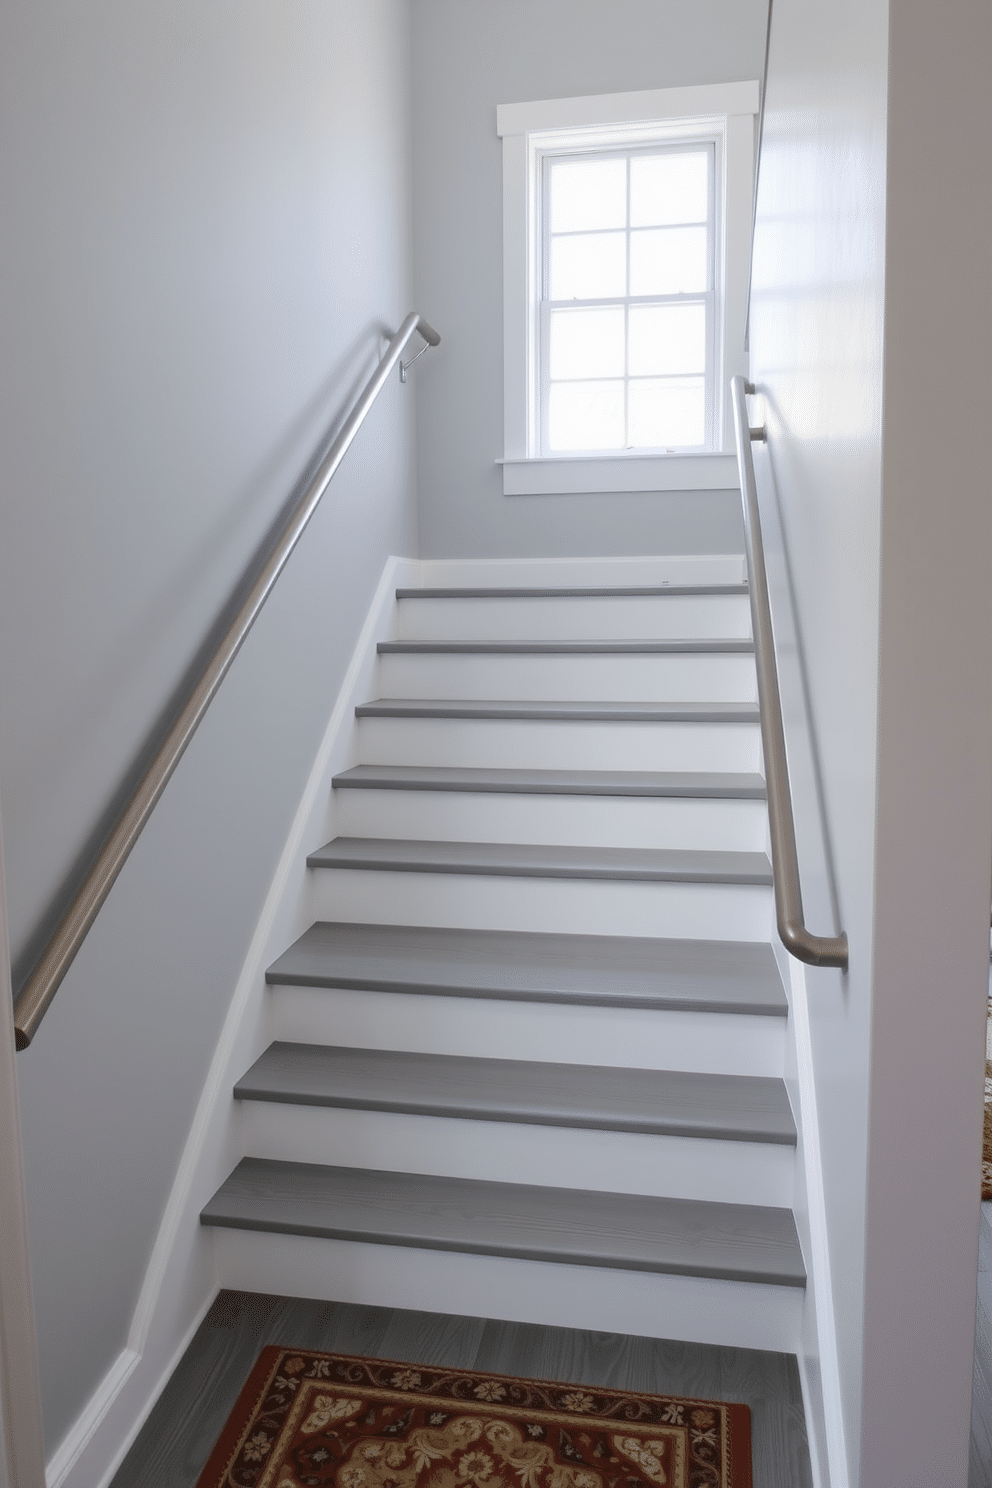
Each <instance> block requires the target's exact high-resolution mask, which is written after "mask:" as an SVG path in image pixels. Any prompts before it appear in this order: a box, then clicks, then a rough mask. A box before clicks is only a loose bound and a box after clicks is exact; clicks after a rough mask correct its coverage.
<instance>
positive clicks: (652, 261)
mask: <svg viewBox="0 0 992 1488" xmlns="http://www.w3.org/2000/svg"><path fill="white" fill-rule="evenodd" d="M707 288H708V285H707V272H706V229H705V227H661V228H642V229H641V230H640V231H639V232H634V233H631V235H630V292H631V294H632V295H671V294H698V293H699V292H700V291H701V290H705V289H707Z"/></svg>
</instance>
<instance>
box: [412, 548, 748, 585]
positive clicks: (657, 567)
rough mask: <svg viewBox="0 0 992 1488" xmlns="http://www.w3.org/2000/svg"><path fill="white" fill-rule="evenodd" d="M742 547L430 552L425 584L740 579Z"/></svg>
mask: <svg viewBox="0 0 992 1488" xmlns="http://www.w3.org/2000/svg"><path fill="white" fill-rule="evenodd" d="M744 578H745V573H744V556H743V554H742V553H704V554H699V553H679V554H666V555H664V556H657V555H655V556H653V557H649V558H647V557H630V558H427V559H425V560H423V561H422V562H421V565H420V580H419V582H420V584H421V585H422V586H423V588H425V589H443V588H449V589H466V588H469V589H471V588H480V589H487V588H497V589H505V588H517V587H521V588H544V587H549V588H552V589H574V588H584V587H591V588H593V589H618V588H625V587H627V586H630V585H635V586H636V585H644V584H648V585H657V584H740V583H742V582H743V581H744Z"/></svg>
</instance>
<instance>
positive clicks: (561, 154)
mask: <svg viewBox="0 0 992 1488" xmlns="http://www.w3.org/2000/svg"><path fill="white" fill-rule="evenodd" d="M692 154H705V155H706V157H707V190H706V205H707V216H706V220H705V222H702V223H701V222H698V221H694V222H690V223H666V224H662V225H661V229H660V230H666V229H677V228H680V227H690V226H705V228H706V284H707V288H706V289H705V291H698V292H697V291H687V292H683V293H679V294H671V295H631V294H630V293H629V290H630V267H631V265H630V259H631V240H632V236H633V233H635V232H652V231H656V230H659V229H658V228H657V227H638V228H632V227H631V168H630V163H631V160H633V159H634V158H636V157H637V156H656V155H692ZM581 159H589V160H610V159H622V160H624V161H625V163H626V223H625V226H624V228H623V232H624V234H625V250H626V260H625V261H626V285H627V290H628V293H627V294H626V295H625V296H623V297H618V296H613V297H609V296H605V297H598V298H591V299H577V298H573V299H571V300H551V299H550V298H549V291H550V274H551V240H552V236H554V237H556V238H557V237H587V236H590V235H591V234H593V233H595V232H599V231H603V232H605V231H610V232H613V231H620V229H614V228H609V229H606V228H585V229H575V230H572V231H567V232H563V233H555V234H552V232H551V205H550V194H551V171H552V168H553V166H554V165H555V164H557V163H559V162H563V161H570V160H581ZM716 167H717V149H716V142H715V141H714V140H713V139H712V137H709V138H707V137H703V138H697V139H691V138H690V139H685V140H679V141H677V142H672V143H670V144H669V143H667V142H664V141H646V142H645V143H644V144H641V145H637V146H621V147H613V148H607V149H603V148H591V149H582V148H576V149H565V150H563V149H555V150H548V151H547V152H542V153H541V156H540V171H541V187H540V211H541V233H540V241H541V263H540V286H541V296H540V304H539V324H540V337H539V345H538V369H539V372H538V375H539V393H540V397H539V418H540V428H539V436H540V438H539V444H540V450H541V453H542V454H544V455H562V456H567V455H569V454H572V453H575V454H595V453H597V452H600V451H601V452H602V453H618V452H620V451H623V452H628V453H630V452H635V451H636V453H637V454H643V455H652V454H661V453H665V452H668V451H674V450H703V451H705V450H711V449H714V448H716V442H717V441H716V433H717V431H716V409H717V398H716V388H715V375H714V372H715V366H716V360H717V356H716V352H717V347H716V337H717V330H718V328H717V325H716V309H717V305H716V299H717V291H716V252H717V242H716V232H717V222H716V205H717V180H716ZM677 304H702V305H703V306H704V307H705V317H706V325H705V343H704V344H705V365H704V371H703V373H702V374H698V373H688V374H687V373H667V374H664V373H663V374H658V375H652V376H650V377H649V376H641V377H633V378H632V377H631V375H630V330H629V320H630V307H631V306H637V305H652V306H653V305H658V306H664V305H677ZM599 306H603V307H606V306H622V307H623V308H624V375H623V378H622V379H620V378H603V377H588V378H567V379H566V378H558V379H555V381H556V382H558V383H566V382H567V383H574V384H580V383H583V382H620V381H622V383H623V422H624V439H625V443H624V444H622V445H620V446H619V447H618V446H615V445H614V446H609V445H606V446H596V447H595V448H582V449H563V450H552V449H551V447H550V439H549V404H550V393H551V386H552V380H551V371H550V362H551V340H550V337H551V312H552V311H553V310H558V309H572V308H574V309H586V308H589V309H594V308H597V307H599ZM700 375H701V376H702V380H703V404H704V433H703V442H702V443H701V444H693V445H631V444H630V443H629V442H626V441H629V438H630V398H629V391H630V384H631V382H632V381H634V382H646V381H661V380H666V379H667V380H670V381H673V382H674V381H684V380H686V379H687V378H696V377H699V376H700Z"/></svg>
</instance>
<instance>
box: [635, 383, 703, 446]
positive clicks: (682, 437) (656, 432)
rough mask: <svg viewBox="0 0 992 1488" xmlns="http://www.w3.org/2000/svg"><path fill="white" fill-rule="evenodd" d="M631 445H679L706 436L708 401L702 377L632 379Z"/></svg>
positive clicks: (695, 443)
mask: <svg viewBox="0 0 992 1488" xmlns="http://www.w3.org/2000/svg"><path fill="white" fill-rule="evenodd" d="M628 398H629V421H630V446H631V448H632V449H679V448H682V447H683V446H685V445H697V444H703V443H704V442H705V439H706V402H705V395H704V388H703V379H702V378H701V377H691V378H690V377H677V378H675V377H673V378H666V379H664V381H661V380H659V381H644V382H631V384H630V391H629V394H628Z"/></svg>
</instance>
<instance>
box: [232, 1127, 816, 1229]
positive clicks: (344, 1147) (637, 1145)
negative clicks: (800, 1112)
mask: <svg viewBox="0 0 992 1488" xmlns="http://www.w3.org/2000/svg"><path fill="white" fill-rule="evenodd" d="M237 1104H238V1107H239V1108H240V1109H239V1110H238V1113H237V1121H238V1133H239V1137H240V1140H241V1143H242V1151H243V1152H244V1153H245V1154H246V1155H250V1156H252V1157H264V1158H271V1159H274V1160H276V1161H286V1162H310V1163H330V1164H332V1165H336V1166H342V1167H361V1168H380V1169H387V1170H389V1171H392V1172H401V1173H434V1174H440V1175H443V1176H444V1177H450V1178H484V1179H493V1180H495V1181H497V1182H500V1183H535V1182H542V1181H546V1182H548V1183H551V1184H553V1185H555V1186H556V1187H559V1188H584V1189H595V1190H596V1191H597V1192H599V1193H636V1194H650V1195H653V1196H656V1197H659V1198H664V1197H668V1198H678V1199H706V1200H711V1201H713V1202H714V1203H719V1202H721V1201H722V1202H724V1203H731V1204H768V1205H771V1206H773V1207H776V1208H786V1207H789V1206H790V1205H791V1204H792V1199H793V1192H794V1170H795V1148H793V1147H786V1146H783V1145H781V1144H771V1143H758V1142H728V1141H719V1140H713V1139H710V1138H698V1137H673V1136H648V1135H645V1134H644V1133H640V1132H613V1131H600V1130H596V1129H588V1128H587V1129H580V1128H570V1127H553V1126H538V1125H534V1124H530V1123H522V1124H513V1123H511V1122H505V1121H473V1120H465V1119H456V1118H451V1117H437V1116H412V1115H408V1114H405V1113H390V1112H385V1111H355V1110H347V1109H333V1108H331V1107H327V1106H300V1105H289V1104H277V1103H275V1102H269V1101H239V1102H238V1103H237Z"/></svg>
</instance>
